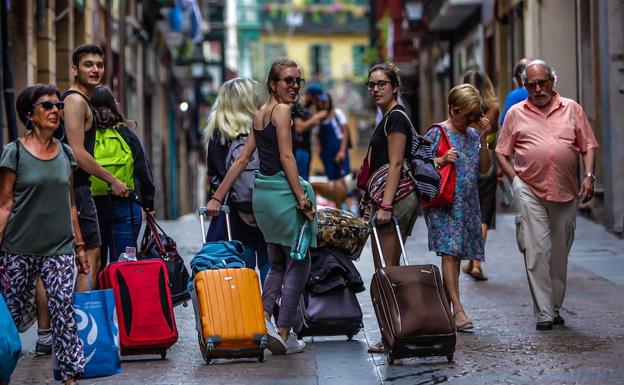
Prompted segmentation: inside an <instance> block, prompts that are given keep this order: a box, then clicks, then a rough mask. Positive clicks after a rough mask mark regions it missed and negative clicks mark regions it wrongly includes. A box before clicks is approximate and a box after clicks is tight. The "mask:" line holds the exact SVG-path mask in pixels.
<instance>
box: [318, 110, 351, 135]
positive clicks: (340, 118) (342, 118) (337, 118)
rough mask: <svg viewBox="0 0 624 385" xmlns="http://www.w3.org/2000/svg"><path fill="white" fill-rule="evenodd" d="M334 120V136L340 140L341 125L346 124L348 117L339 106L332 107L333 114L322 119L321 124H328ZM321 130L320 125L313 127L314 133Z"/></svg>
mask: <svg viewBox="0 0 624 385" xmlns="http://www.w3.org/2000/svg"><path fill="white" fill-rule="evenodd" d="M332 120H334V124H333V126H334V132H335V133H336V138H338V139H340V140H342V126H343V125H345V124H347V122H348V119H347V116H346V115H345V114H344V112H342V110H341V109H340V108H334V116H332V117H330V118H327V119H325V120H323V122H322V124H330V123H332ZM336 123H338V124H336ZM320 130H321V127H320V126H316V127H314V133H315V134H318V133H319V132H320Z"/></svg>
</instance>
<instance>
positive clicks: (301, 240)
mask: <svg viewBox="0 0 624 385" xmlns="http://www.w3.org/2000/svg"><path fill="white" fill-rule="evenodd" d="M309 226H310V224H309V223H308V221H307V220H306V221H304V222H303V224H302V225H301V226H300V227H299V229H298V230H297V232H296V233H295V238H294V239H293V243H292V246H291V248H290V258H292V259H294V260H295V261H301V260H302V259H304V258H305V256H306V253H307V251H308V244H309V243H310V234H309Z"/></svg>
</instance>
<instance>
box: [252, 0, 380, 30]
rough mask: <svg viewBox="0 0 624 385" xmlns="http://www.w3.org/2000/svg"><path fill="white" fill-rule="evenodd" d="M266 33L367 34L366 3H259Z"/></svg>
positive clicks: (346, 0) (360, 0)
mask: <svg viewBox="0 0 624 385" xmlns="http://www.w3.org/2000/svg"><path fill="white" fill-rule="evenodd" d="M259 3H260V4H261V15H262V17H261V21H262V28H263V30H266V31H274V32H284V31H294V32H303V33H320V34H335V33H367V32H368V26H369V19H368V15H369V5H368V1H365V0H343V1H311V0H308V1H305V0H300V1H260V2H259Z"/></svg>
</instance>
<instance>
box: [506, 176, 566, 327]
mask: <svg viewBox="0 0 624 385" xmlns="http://www.w3.org/2000/svg"><path fill="white" fill-rule="evenodd" d="M513 191H514V196H515V199H516V206H517V208H518V215H517V216H516V238H517V241H518V248H519V249H520V252H521V253H522V254H523V255H524V262H525V266H526V272H527V278H528V280H529V288H530V289H531V295H532V296H533V305H534V306H533V308H534V312H535V315H536V316H537V321H538V322H542V321H552V320H553V318H554V317H555V316H557V315H559V310H560V309H561V305H562V303H563V298H564V296H565V290H566V279H567V271H568V254H569V253H570V248H572V243H573V242H574V231H575V228H576V206H577V200H576V199H574V200H572V201H569V202H553V201H547V200H544V199H541V198H539V197H537V196H536V195H535V194H534V193H533V191H531V189H530V187H529V186H528V185H527V184H526V183H525V182H524V181H523V180H522V179H520V177H516V178H514V180H513Z"/></svg>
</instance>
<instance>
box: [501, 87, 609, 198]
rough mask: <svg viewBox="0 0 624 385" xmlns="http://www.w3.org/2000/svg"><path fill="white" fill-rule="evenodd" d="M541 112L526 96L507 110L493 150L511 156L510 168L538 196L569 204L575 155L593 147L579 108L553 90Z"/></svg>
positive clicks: (574, 179) (574, 193) (575, 169)
mask: <svg viewBox="0 0 624 385" xmlns="http://www.w3.org/2000/svg"><path fill="white" fill-rule="evenodd" d="M553 98H554V100H553V102H552V104H551V108H550V111H549V112H548V113H547V114H544V113H543V112H542V111H540V109H539V108H537V107H536V106H534V105H533V104H532V103H531V102H530V101H529V99H526V100H525V101H523V102H520V103H518V104H516V105H514V106H513V107H511V108H510V109H509V111H508V112H507V115H505V122H504V124H503V127H502V128H501V131H500V134H499V137H498V144H497V145H496V152H497V153H499V154H502V155H506V156H512V155H513V158H514V170H515V171H516V173H517V174H518V176H520V178H522V180H523V181H524V182H526V183H527V184H528V185H529V186H530V187H531V190H532V191H533V192H534V193H535V194H536V195H537V196H538V197H540V198H542V199H545V200H548V201H555V202H568V201H571V200H572V199H575V198H577V196H578V190H579V186H578V179H579V178H578V165H579V154H584V153H586V152H587V150H588V149H591V148H596V147H598V142H597V141H596V137H595V136H594V132H593V131H592V128H591V126H590V125H589V121H588V120H587V116H586V115H585V112H583V107H581V106H580V105H579V104H578V103H576V102H575V101H573V100H571V99H568V98H564V97H561V96H560V95H559V94H558V93H557V92H555V91H553Z"/></svg>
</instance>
